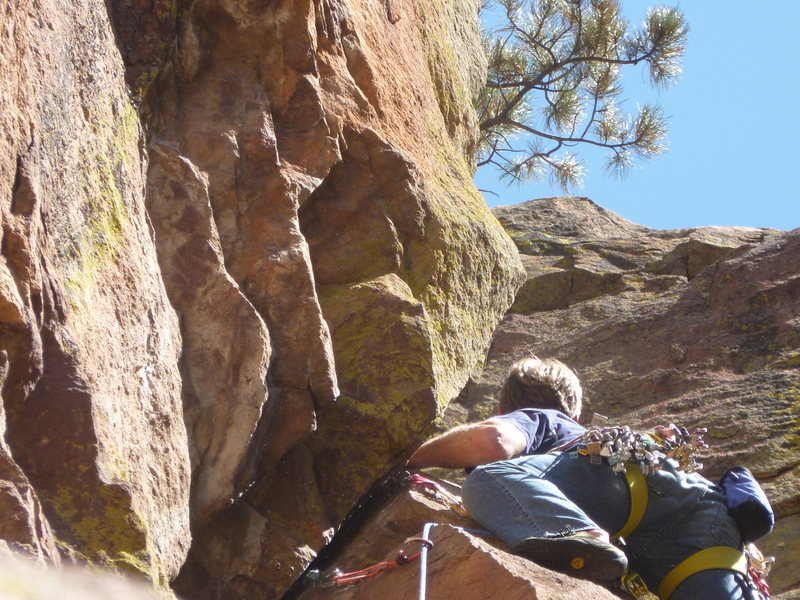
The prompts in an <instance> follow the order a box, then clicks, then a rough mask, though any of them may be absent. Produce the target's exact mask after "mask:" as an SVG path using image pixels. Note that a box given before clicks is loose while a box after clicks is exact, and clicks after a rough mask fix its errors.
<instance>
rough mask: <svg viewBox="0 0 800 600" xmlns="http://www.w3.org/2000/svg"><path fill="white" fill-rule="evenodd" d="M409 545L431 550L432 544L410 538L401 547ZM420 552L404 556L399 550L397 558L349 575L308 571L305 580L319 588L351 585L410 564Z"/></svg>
mask: <svg viewBox="0 0 800 600" xmlns="http://www.w3.org/2000/svg"><path fill="white" fill-rule="evenodd" d="M411 543H417V544H421V545H422V546H423V548H426V549H427V548H433V542H432V541H430V540H428V539H424V538H421V537H410V538H407V539H406V540H405V541H404V542H403V546H407V545H408V544H411ZM421 554H422V551H421V550H420V551H417V552H415V553H414V554H406V552H405V550H404V549H403V548H401V549H400V550H398V551H397V556H395V558H394V559H393V560H384V561H381V562H379V563H375V564H374V565H370V566H369V567H366V568H364V569H361V570H359V571H350V572H349V573H342V571H341V570H340V569H334V570H333V571H331V572H330V573H327V574H323V573H321V572H320V571H318V570H312V571H309V572H308V573H307V574H306V579H307V580H308V581H310V582H311V583H312V584H313V585H314V586H321V587H332V586H344V585H348V584H351V583H356V582H358V581H361V580H363V579H370V578H372V577H375V576H376V575H378V574H380V573H383V572H384V571H388V570H390V569H394V568H395V567H400V566H402V565H407V564H408V563H410V562H413V561H415V560H417V559H418V558H419V557H420V555H421Z"/></svg>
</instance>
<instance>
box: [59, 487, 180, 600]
mask: <svg viewBox="0 0 800 600" xmlns="http://www.w3.org/2000/svg"><path fill="white" fill-rule="evenodd" d="M91 479H92V478H90V477H79V478H76V479H74V480H73V481H70V482H62V483H60V484H59V485H58V486H57V488H56V490H55V493H54V495H53V496H52V497H48V498H47V503H48V505H49V506H50V507H51V509H52V510H53V511H54V512H55V518H56V519H57V521H58V522H60V526H59V527H58V532H59V536H60V538H59V543H60V544H61V545H62V547H63V548H64V550H65V551H66V553H67V554H71V555H73V556H76V557H79V558H81V559H82V560H85V561H87V562H89V563H91V564H95V565H98V566H102V567H106V568H111V569H115V570H119V571H123V572H126V573H131V574H135V575H139V576H144V577H146V578H147V579H149V580H150V581H152V582H154V583H156V584H157V585H161V586H165V585H166V584H167V582H166V580H165V577H164V576H163V574H161V573H160V572H159V570H158V568H157V566H156V564H155V561H154V560H153V557H152V555H151V553H150V552H148V550H147V544H148V534H147V527H146V525H145V523H144V520H143V519H142V518H141V517H139V515H138V514H137V513H136V511H135V510H134V509H133V507H132V506H131V497H130V495H129V493H128V492H127V491H125V489H124V488H122V487H121V486H116V485H102V484H100V485H98V484H97V483H95V482H93V481H91Z"/></svg>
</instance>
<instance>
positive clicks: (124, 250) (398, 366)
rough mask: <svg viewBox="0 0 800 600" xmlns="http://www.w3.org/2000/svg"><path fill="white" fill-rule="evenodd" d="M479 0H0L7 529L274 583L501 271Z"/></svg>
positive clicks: (495, 303) (458, 359) (456, 343)
mask: <svg viewBox="0 0 800 600" xmlns="http://www.w3.org/2000/svg"><path fill="white" fill-rule="evenodd" d="M479 5H480V2H479V0H469V1H467V2H453V1H451V0H437V1H436V2H425V3H414V2H409V1H405V0H301V1H298V0H269V1H267V2H243V1H239V0H189V1H185V2H175V1H174V0H156V1H151V0H147V1H144V0H124V1H114V2H110V3H105V4H104V3H100V2H96V1H95V0H80V1H78V2H71V3H63V2H61V3H59V2H55V1H49V0H45V1H44V2H25V1H23V2H13V3H12V2H9V1H7V0H6V1H3V0H0V15H2V20H1V21H0V28H2V36H3V37H2V39H3V40H4V43H3V44H2V48H0V59H1V61H0V64H2V71H0V131H1V132H2V135H0V150H2V157H3V158H0V198H2V204H0V224H1V225H2V258H1V259H0V332H2V335H1V336H0V346H1V347H0V351H2V353H3V354H2V365H3V368H2V369H0V371H1V372H2V381H3V383H2V406H3V407H4V411H5V413H4V414H5V418H4V419H3V420H2V422H3V423H4V431H3V433H4V438H3V439H4V440H5V442H4V443H3V444H2V445H0V465H2V467H1V468H2V471H0V478H2V480H3V481H7V482H8V484H7V485H6V484H4V487H3V494H4V495H3V496H2V497H0V502H2V503H3V506H4V507H5V506H8V507H9V508H8V512H7V513H6V512H5V511H4V513H3V515H4V516H3V517H0V532H1V533H2V535H3V537H4V539H5V540H6V542H7V544H8V545H9V547H13V548H15V549H17V550H23V551H27V552H28V553H29V554H33V555H35V556H39V557H41V558H43V559H46V560H52V561H56V560H57V559H58V554H57V553H56V550H55V545H57V546H58V547H59V548H61V549H62V552H61V554H67V555H69V556H70V557H71V558H73V559H75V560H88V561H90V562H95V563H100V564H104V565H108V566H115V567H119V568H124V569H129V570H132V571H134V572H138V573H140V574H144V575H145V576H146V577H148V578H150V579H151V580H152V581H153V582H155V583H156V584H159V585H162V586H163V585H166V584H167V582H169V581H171V580H174V579H175V578H176V576H177V575H178V573H179V571H180V573H181V574H180V577H179V578H178V580H177V581H176V583H175V587H176V589H178V590H179V591H180V592H181V593H182V594H185V595H186V596H187V597H192V598H197V599H198V600H199V599H201V598H222V597H224V598H231V599H233V598H240V597H252V596H256V595H257V596H259V597H265V598H273V597H279V596H280V595H281V593H282V592H283V590H285V589H286V588H287V587H288V586H289V585H290V584H291V583H292V581H293V580H294V579H295V578H296V577H297V575H298V574H299V573H300V572H302V570H303V569H304V568H305V566H306V565H307V564H308V563H309V561H310V560H311V559H312V558H313V557H314V555H315V554H316V552H317V551H318V550H319V549H320V548H321V547H322V546H324V544H325V543H326V542H327V541H328V540H329V539H330V536H331V534H332V531H333V529H334V528H336V527H337V526H338V525H339V523H340V522H341V521H342V519H343V518H344V516H345V515H346V514H347V512H348V511H349V510H350V508H351V506H352V505H353V504H354V503H355V501H356V500H357V499H358V497H359V496H360V495H361V494H362V493H363V492H364V491H365V490H366V489H367V487H368V486H369V485H370V484H371V483H372V482H373V481H374V480H375V479H376V478H378V477H379V476H380V475H381V474H382V473H384V472H385V471H386V470H388V469H389V468H391V467H392V466H394V465H396V464H397V463H399V462H400V461H402V460H403V458H404V457H405V456H406V455H407V453H409V452H410V451H411V450H412V449H413V447H414V445H415V444H416V443H417V442H418V441H420V440H421V438H422V437H423V436H424V435H425V433H426V432H427V431H428V430H429V429H430V423H431V422H432V421H433V420H434V419H435V418H436V417H437V416H440V415H441V414H442V412H443V410H444V407H445V406H446V405H447V403H448V402H449V401H450V400H451V399H452V398H453V397H454V396H456V395H457V394H458V392H459V391H460V390H461V388H462V387H463V385H464V383H465V382H466V380H467V378H468V376H469V373H470V372H471V371H472V370H473V368H474V365H475V364H478V363H480V361H481V359H482V357H483V355H484V354H485V351H486V348H487V347H488V343H489V340H490V337H491V332H492V330H493V329H494V327H495V325H496V323H497V322H498V321H499V319H500V318H501V316H502V315H503V314H504V313H505V311H506V310H507V308H508V306H510V304H511V303H512V301H513V297H514V294H515V292H516V289H517V288H518V286H519V285H520V284H521V282H522V278H523V270H522V266H521V264H520V260H519V257H518V254H517V252H516V249H515V247H514V246H513V243H512V242H511V241H510V240H509V238H508V237H507V235H506V234H505V233H504V232H503V230H502V228H501V227H500V226H499V224H498V222H497V220H496V219H495V218H494V216H493V215H492V214H491V213H490V211H489V210H488V209H487V208H486V206H485V204H484V203H483V200H482V198H481V197H480V195H479V194H478V193H477V191H476V190H475V188H474V186H473V184H472V182H471V166H470V165H471V159H472V153H473V152H474V148H475V143H476V139H477V135H476V128H475V115H474V112H473V109H472V105H471V99H472V97H473V96H474V95H475V94H476V93H477V92H478V90H479V89H480V87H481V85H482V83H483V78H484V76H485V68H486V64H485V57H484V56H483V52H482V48H481V44H480V36H479V32H478V27H477V10H478V7H479ZM6 491H7V492H8V493H7V494H6ZM6 514H7V515H8V517H6V516H5V515H6ZM190 545H191V550H190ZM187 554H188V557H189V558H188V560H187Z"/></svg>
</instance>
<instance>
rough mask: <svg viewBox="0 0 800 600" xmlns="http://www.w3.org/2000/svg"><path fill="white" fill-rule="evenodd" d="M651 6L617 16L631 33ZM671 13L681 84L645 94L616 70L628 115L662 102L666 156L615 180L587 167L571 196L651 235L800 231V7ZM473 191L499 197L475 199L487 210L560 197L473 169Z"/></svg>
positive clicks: (635, 80)
mask: <svg viewBox="0 0 800 600" xmlns="http://www.w3.org/2000/svg"><path fill="white" fill-rule="evenodd" d="M655 4H657V3H656V2H646V1H644V0H623V6H624V9H625V16H626V17H627V18H628V20H629V21H632V22H635V23H638V22H640V21H641V20H642V19H643V18H644V15H645V11H646V9H647V7H649V6H653V5H655ZM668 5H671V6H675V4H668ZM678 7H679V8H680V9H681V10H682V11H683V13H684V14H685V15H686V17H687V19H688V21H689V25H690V28H691V31H690V33H689V42H688V50H687V53H686V56H685V58H684V61H683V74H682V76H681V79H680V81H679V82H678V83H677V84H676V85H674V86H672V87H670V88H668V89H666V90H660V91H655V90H652V89H651V88H649V86H647V85H646V84H645V83H644V80H645V75H644V73H643V72H642V71H635V70H634V71H627V76H626V77H625V93H624V95H623V98H627V102H626V103H625V106H626V107H627V108H628V109H635V107H636V104H637V103H643V102H649V101H656V102H658V103H659V104H661V106H662V107H663V109H664V113H665V114H666V115H669V117H670V120H669V125H670V127H669V129H670V131H669V136H668V145H669V149H668V150H667V151H666V152H665V153H662V154H660V155H659V156H657V157H655V158H653V159H651V160H650V161H647V162H645V163H642V166H641V167H637V168H635V169H634V170H632V171H631V172H630V174H629V175H628V176H627V178H625V179H624V180H622V181H618V180H616V179H614V178H612V177H610V176H608V175H606V174H605V171H604V169H603V162H602V160H593V161H591V162H589V163H588V173H587V177H586V178H585V181H584V185H583V188H582V189H576V190H573V191H572V192H571V195H576V196H588V197H589V198H591V199H592V200H594V201H595V202H597V203H598V204H599V205H601V206H603V207H605V208H607V209H609V210H612V211H614V212H616V213H618V214H619V215H621V216H623V217H625V218H626V219H629V220H631V221H634V222H636V223H641V224H642V225H647V226H649V227H655V228H659V229H673V228H680V227H698V226H703V225H742V226H748V227H774V228H776V229H787V230H788V229H794V228H797V227H800V79H798V78H800V46H799V45H798V43H797V39H798V38H797V35H798V34H797V27H798V23H800V1H798V0H767V1H766V2H763V3H756V2H752V1H745V0H727V1H723V0H694V1H692V2H685V3H682V4H678ZM578 151H579V152H580V153H581V155H582V156H587V154H586V152H585V151H584V150H581V149H578ZM475 182H476V185H477V186H478V188H479V189H482V190H491V191H493V192H495V193H496V194H498V196H499V197H497V196H494V195H492V194H488V193H484V197H485V198H486V201H487V203H488V204H489V206H498V205H505V204H515V203H517V202H523V201H525V200H531V199H533V198H542V197H547V196H558V195H562V192H561V190H560V189H559V188H558V186H552V185H550V184H549V182H547V181H544V182H539V183H528V184H525V185H522V186H520V185H519V184H511V185H509V184H507V183H506V182H502V181H499V180H498V179H497V175H496V172H494V170H493V169H492V168H491V167H482V168H481V169H479V170H478V172H477V173H476V177H475Z"/></svg>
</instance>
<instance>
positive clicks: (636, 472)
mask: <svg viewBox="0 0 800 600" xmlns="http://www.w3.org/2000/svg"><path fill="white" fill-rule="evenodd" d="M625 479H626V480H627V482H628V490H630V492H631V513H630V514H629V515H628V520H627V521H626V522H625V525H623V526H622V529H620V530H619V531H618V532H617V533H615V534H614V535H613V536H612V537H613V538H614V539H615V540H616V539H618V538H626V537H628V536H629V535H630V534H631V533H633V532H634V531H635V529H636V528H637V527H638V526H639V523H641V522H642V518H643V517H644V511H646V510H647V480H646V479H645V478H644V475H642V471H641V469H639V467H638V466H636V465H633V464H631V463H627V464H626V465H625Z"/></svg>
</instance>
